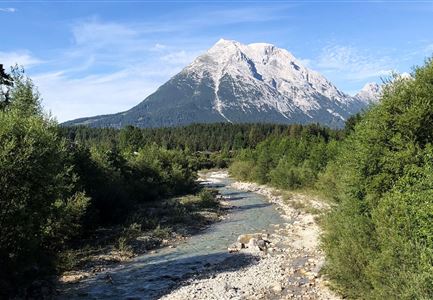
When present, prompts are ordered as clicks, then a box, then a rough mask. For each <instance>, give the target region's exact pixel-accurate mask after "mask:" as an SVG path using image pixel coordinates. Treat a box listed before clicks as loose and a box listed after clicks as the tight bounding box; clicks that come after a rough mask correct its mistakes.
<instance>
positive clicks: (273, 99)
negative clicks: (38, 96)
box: [64, 39, 380, 127]
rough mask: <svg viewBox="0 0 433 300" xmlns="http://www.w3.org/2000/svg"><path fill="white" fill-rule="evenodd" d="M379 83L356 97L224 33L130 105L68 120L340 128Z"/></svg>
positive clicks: (271, 50) (275, 51)
mask: <svg viewBox="0 0 433 300" xmlns="http://www.w3.org/2000/svg"><path fill="white" fill-rule="evenodd" d="M379 92H380V87H379V86H377V85H376V84H367V85H366V86H365V87H364V89H363V90H361V91H360V92H359V93H358V94H357V95H355V96H353V97H352V96H349V95H347V94H345V93H343V92H342V91H340V90H338V88H336V87H335V86H334V85H333V84H332V83H331V82H330V81H329V80H327V79H326V78H325V77H324V76H322V75H321V74H320V73H318V72H316V71H313V70H310V69H308V68H306V67H304V66H303V65H302V63H301V62H300V61H299V60H298V59H296V58H295V57H294V56H293V55H292V54H291V53H290V52H289V51H287V50H285V49H281V48H278V47H276V46H274V45H272V44H267V43H253V44H248V45H244V44H241V43H239V42H237V41H233V40H225V39H220V40H219V41H218V42H217V43H216V44H215V45H214V46H213V47H211V48H210V49H209V50H208V51H206V52H205V53H204V54H202V55H200V56H198V57H197V58H196V59H195V60H194V61H193V62H192V63H191V64H189V65H188V66H186V67H185V68H184V69H183V70H182V71H180V72H179V73H178V74H176V75H174V76H173V77H172V78H171V79H170V80H168V81H167V82H166V83H164V84H163V85H161V86H160V87H159V88H158V89H157V90H156V91H155V92H154V93H153V94H151V95H149V96H148V97H147V98H146V99H145V100H143V101H142V102H140V103H139V104H138V105H136V106H134V107H133V108H131V109H130V110H128V111H125V112H121V113H117V114H112V115H102V116H95V117H90V118H81V119H76V120H72V121H68V122H65V123H64V125H89V126H94V127H123V126H126V125H134V126H138V127H167V126H179V125H188V124H191V123H213V122H233V123H256V122H264V123H321V124H323V125H328V126H331V127H341V126H343V124H344V121H345V120H346V119H347V118H348V117H349V116H350V115H351V114H354V113H356V112H359V111H360V110H361V109H363V108H365V107H367V106H368V105H370V104H371V103H374V102H375V101H376V98H378V95H379Z"/></svg>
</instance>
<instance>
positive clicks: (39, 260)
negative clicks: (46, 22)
mask: <svg viewBox="0 0 433 300" xmlns="http://www.w3.org/2000/svg"><path fill="white" fill-rule="evenodd" d="M13 79H14V87H13V88H12V90H11V104H10V106H8V107H7V109H6V110H4V111H0V186H1V193H0V265H1V266H2V267H1V271H0V286H1V292H2V293H3V295H7V294H8V293H10V292H11V291H13V290H14V289H16V288H17V286H19V285H20V284H22V283H25V282H26V281H27V280H28V279H31V278H33V277H34V276H36V275H38V274H39V272H37V271H35V270H41V272H42V271H43V270H46V269H47V268H49V267H50V266H51V262H52V256H53V254H54V253H56V252H57V251H58V250H59V249H61V248H62V247H63V245H64V244H65V243H66V242H67V241H68V240H70V239H71V238H72V237H74V236H76V235H77V234H79V232H80V230H79V229H80V227H81V226H80V220H81V217H82V215H83V213H84V212H85V210H86V208H87V205H88V202H89V198H88V197H86V196H85V194H83V193H82V192H81V191H80V190H79V189H77V186H76V184H75V183H76V181H77V177H76V174H75V173H74V172H73V166H72V165H71V164H70V163H69V161H70V156H69V152H68V145H67V143H66V141H65V140H64V139H61V138H59V137H58V136H57V130H56V124H55V123H53V122H52V121H50V120H48V119H45V118H44V117H43V116H42V115H41V114H40V105H39V100H38V96H37V93H35V92H34V91H33V85H32V83H31V81H30V80H29V79H27V78H25V77H23V76H21V75H18V74H17V73H15V72H14V73H13ZM42 266H43V267H44V268H41V267H42Z"/></svg>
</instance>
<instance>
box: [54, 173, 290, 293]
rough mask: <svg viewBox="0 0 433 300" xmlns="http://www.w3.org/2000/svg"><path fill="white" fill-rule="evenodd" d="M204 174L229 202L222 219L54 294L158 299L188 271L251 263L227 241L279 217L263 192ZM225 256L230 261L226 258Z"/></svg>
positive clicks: (203, 272)
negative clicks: (231, 250)
mask: <svg viewBox="0 0 433 300" xmlns="http://www.w3.org/2000/svg"><path fill="white" fill-rule="evenodd" d="M207 180H208V181H206V182H204V183H203V184H206V185H209V186H212V187H214V188H217V189H218V190H219V192H220V193H221V194H222V195H223V196H224V197H226V199H227V201H228V202H229V203H230V205H232V206H233V209H230V210H229V211H228V213H227V215H225V219H224V220H222V221H221V222H218V223H215V224H213V225H211V226H210V227H209V228H207V229H206V230H203V231H202V232H200V233H199V234H196V235H194V236H192V237H190V238H188V239H187V240H186V241H185V242H183V243H180V244H178V245H177V246H176V248H163V249H160V250H158V252H157V253H155V254H145V255H142V256H138V257H136V258H135V259H133V260H132V261H131V262H128V263H126V264H123V265H121V266H118V267H116V268H114V269H111V270H110V271H109V272H108V273H101V274H99V275H97V276H96V277H93V278H89V279H86V280H83V281H81V282H80V283H78V284H72V285H69V286H68V287H67V288H66V289H65V290H63V291H62V293H61V295H59V297H58V298H59V299H158V298H159V297H161V296H163V295H165V294H168V293H170V291H172V290H173V289H175V288H176V287H178V286H179V285H182V282H185V281H186V280H188V279H189V278H191V277H195V276H199V277H200V276H201V277H207V276H212V274H213V273H214V272H218V271H227V270H230V268H231V269H233V268H241V267H243V266H245V265H247V264H250V263H254V261H253V260H252V259H250V258H249V257H246V256H245V255H240V254H236V255H234V254H229V253H228V252H227V247H228V246H229V245H230V244H232V243H234V242H235V241H236V239H237V237H238V236H239V235H240V234H244V233H253V232H261V231H263V230H269V231H271V230H272V226H271V224H280V223H283V220H282V218H281V217H280V214H279V213H278V212H277V211H276V209H275V207H274V206H273V205H272V204H270V203H269V202H267V201H266V199H265V198H264V197H263V196H260V195H258V194H255V193H252V192H243V191H240V190H236V189H234V188H232V187H230V184H231V182H232V181H231V179H229V178H226V177H225V176H224V174H223V173H211V174H210V175H209V177H208V178H207ZM229 260H232V261H231V262H230V263H227V262H228V261H229ZM233 260H235V263H233ZM225 265H227V268H225ZM229 266H230V267H229Z"/></svg>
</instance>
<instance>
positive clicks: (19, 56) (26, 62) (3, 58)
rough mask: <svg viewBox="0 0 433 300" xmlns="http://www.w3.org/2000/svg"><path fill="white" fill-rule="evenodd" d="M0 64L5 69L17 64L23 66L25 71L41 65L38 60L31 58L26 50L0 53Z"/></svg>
mask: <svg viewBox="0 0 433 300" xmlns="http://www.w3.org/2000/svg"><path fill="white" fill-rule="evenodd" d="M0 62H1V63H2V64H3V65H4V66H5V68H9V67H11V66H14V65H15V64H18V65H20V66H24V67H25V68H26V69H28V68H31V67H32V66H34V65H37V64H40V63H42V61H41V60H40V59H38V58H35V57H33V56H32V55H31V53H30V52H29V51H27V50H23V51H12V52H0Z"/></svg>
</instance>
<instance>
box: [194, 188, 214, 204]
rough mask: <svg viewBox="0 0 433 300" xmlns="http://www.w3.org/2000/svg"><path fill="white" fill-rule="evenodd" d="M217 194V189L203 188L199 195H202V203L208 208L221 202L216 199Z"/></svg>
mask: <svg viewBox="0 0 433 300" xmlns="http://www.w3.org/2000/svg"><path fill="white" fill-rule="evenodd" d="M216 194H217V192H216V191H213V190H209V189H203V190H202V191H200V193H199V195H198V196H199V197H200V205H201V206H202V207H206V208H215V207H217V206H218V205H219V204H218V201H217V199H216Z"/></svg>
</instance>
